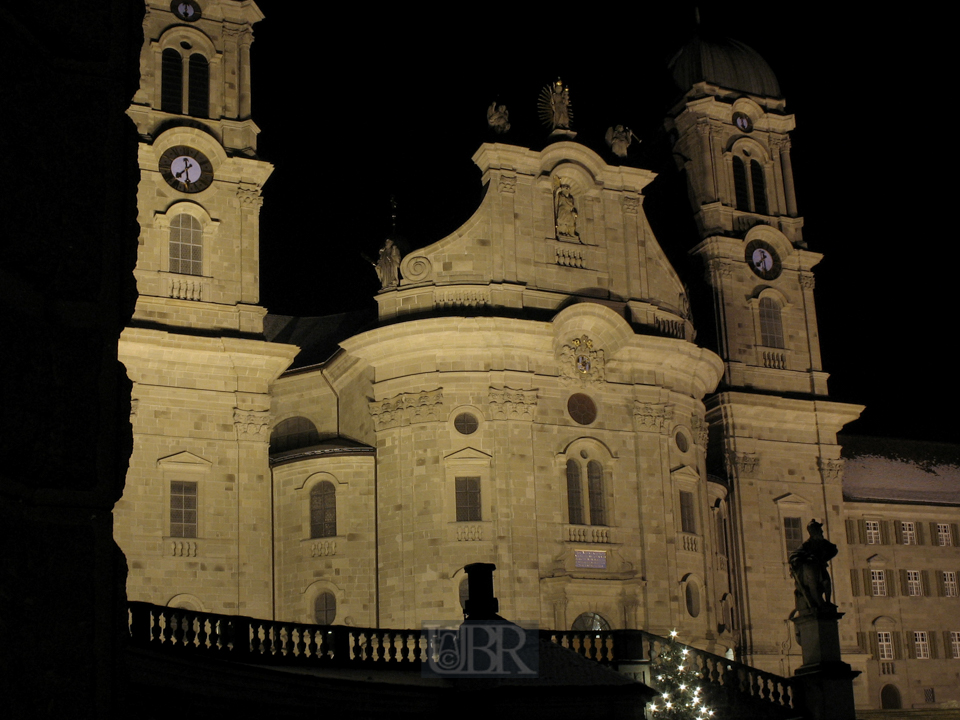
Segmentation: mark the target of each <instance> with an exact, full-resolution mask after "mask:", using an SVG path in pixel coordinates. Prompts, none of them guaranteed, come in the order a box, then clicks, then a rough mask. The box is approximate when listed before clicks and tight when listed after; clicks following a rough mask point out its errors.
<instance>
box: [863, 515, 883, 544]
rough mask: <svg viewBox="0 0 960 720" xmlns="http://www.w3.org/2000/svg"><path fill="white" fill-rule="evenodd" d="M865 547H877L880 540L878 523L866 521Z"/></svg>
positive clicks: (876, 521)
mask: <svg viewBox="0 0 960 720" xmlns="http://www.w3.org/2000/svg"><path fill="white" fill-rule="evenodd" d="M866 526H867V545H879V544H880V543H881V542H882V541H881V540H880V521H879V520H867V522H866Z"/></svg>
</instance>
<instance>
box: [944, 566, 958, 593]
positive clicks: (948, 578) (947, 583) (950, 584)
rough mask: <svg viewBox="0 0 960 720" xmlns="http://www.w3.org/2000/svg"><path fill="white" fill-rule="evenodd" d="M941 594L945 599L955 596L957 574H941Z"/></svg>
mask: <svg viewBox="0 0 960 720" xmlns="http://www.w3.org/2000/svg"><path fill="white" fill-rule="evenodd" d="M943 594H944V595H946V596H947V597H956V596H957V573H956V572H954V571H953V570H950V571H947V572H944V573H943Z"/></svg>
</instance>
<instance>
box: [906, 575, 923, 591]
mask: <svg viewBox="0 0 960 720" xmlns="http://www.w3.org/2000/svg"><path fill="white" fill-rule="evenodd" d="M907 595H909V596H910V597H920V596H921V595H923V582H922V581H921V580H920V571H919V570H907Z"/></svg>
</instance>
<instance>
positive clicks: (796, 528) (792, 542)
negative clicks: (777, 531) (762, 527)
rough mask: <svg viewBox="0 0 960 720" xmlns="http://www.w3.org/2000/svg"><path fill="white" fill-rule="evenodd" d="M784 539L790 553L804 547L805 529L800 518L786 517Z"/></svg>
mask: <svg viewBox="0 0 960 720" xmlns="http://www.w3.org/2000/svg"><path fill="white" fill-rule="evenodd" d="M783 538H784V540H785V541H786V543H787V552H788V553H792V552H793V551H794V550H796V549H797V548H798V547H800V546H801V545H803V527H802V526H801V524H800V518H798V517H785V518H784V519H783Z"/></svg>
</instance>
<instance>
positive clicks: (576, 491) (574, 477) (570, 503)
mask: <svg viewBox="0 0 960 720" xmlns="http://www.w3.org/2000/svg"><path fill="white" fill-rule="evenodd" d="M567 516H568V518H569V521H570V524H571V525H583V490H582V489H581V485H580V463H578V462H577V461H576V460H567Z"/></svg>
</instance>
